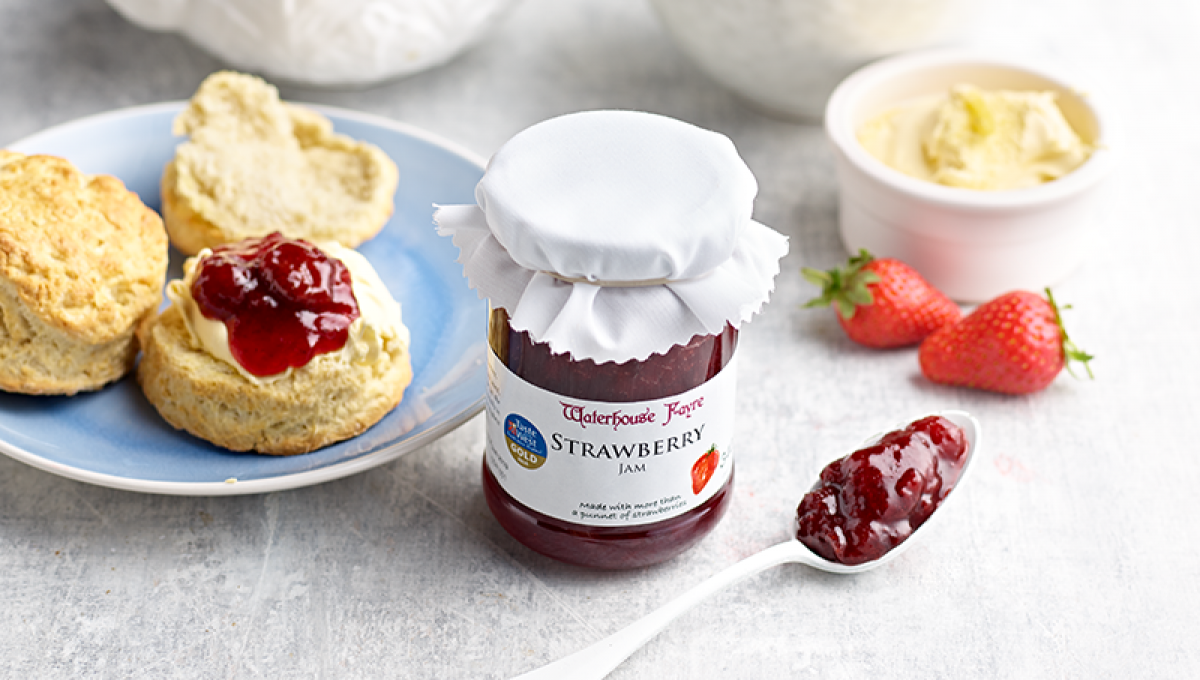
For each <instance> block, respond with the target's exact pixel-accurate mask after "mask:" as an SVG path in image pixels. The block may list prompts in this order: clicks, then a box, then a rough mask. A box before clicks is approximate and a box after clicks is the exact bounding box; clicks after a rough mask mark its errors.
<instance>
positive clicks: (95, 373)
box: [0, 150, 167, 394]
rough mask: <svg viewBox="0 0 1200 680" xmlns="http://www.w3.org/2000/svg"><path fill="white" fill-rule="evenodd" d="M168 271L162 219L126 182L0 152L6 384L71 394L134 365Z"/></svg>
mask: <svg viewBox="0 0 1200 680" xmlns="http://www.w3.org/2000/svg"><path fill="white" fill-rule="evenodd" d="M166 271H167V235H166V232H165V231H164V230H163V224H162V220H161V219H160V218H159V216H158V214H157V213H155V212H154V211H153V210H151V209H149V208H147V207H146V206H145V205H144V204H143V203H142V202H141V200H140V199H139V198H138V197H137V195H136V194H134V193H133V192H131V191H129V190H127V189H126V188H125V185H124V184H122V183H121V181H120V180H118V179H116V178H115V177H109V176H107V175H86V174H84V173H82V172H80V171H79V170H78V169H77V168H76V167H75V166H74V165H72V164H71V163H70V162H69V161H66V160H64V159H62V158H56V157H53V156H26V155H24V154H21V153H16V152H13V151H4V150H0V389H3V390H5V391H8V392H21V393H25V394H74V393H76V392H79V391H84V390H94V389H98V388H100V387H102V386H104V385H105V384H107V383H109V382H111V381H113V380H116V379H118V378H120V377H121V376H123V375H125V374H126V373H128V372H129V371H130V370H131V369H132V368H133V365H134V360H135V359H136V357H137V352H138V345H137V338H136V335H135V331H136V328H137V326H138V324H139V322H140V321H141V320H142V319H143V318H145V317H146V316H147V315H148V314H150V313H152V312H153V311H154V308H155V307H156V306H157V305H158V304H159V302H160V301H161V299H162V287H163V281H164V280H165V278H166Z"/></svg>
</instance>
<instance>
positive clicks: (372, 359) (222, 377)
mask: <svg viewBox="0 0 1200 680" xmlns="http://www.w3.org/2000/svg"><path fill="white" fill-rule="evenodd" d="M322 249H323V250H328V251H330V252H332V253H333V254H335V255H336V256H337V257H338V259H339V260H342V261H344V262H351V261H352V260H353V262H352V264H353V266H352V267H350V270H351V271H352V273H353V275H354V277H355V278H354V294H355V296H356V297H357V298H358V301H359V303H358V304H359V308H360V309H361V311H362V316H361V317H360V318H359V320H357V321H356V322H355V324H356V325H352V326H351V331H350V337H349V339H348V340H347V342H346V344H345V346H344V347H342V348H341V349H339V350H336V351H331V352H327V353H321V354H317V355H316V356H315V357H313V358H312V359H311V360H310V361H308V363H306V364H304V365H303V366H300V367H296V368H289V369H287V370H286V371H284V372H281V373H279V374H274V375H270V376H266V377H261V376H256V375H254V374H252V373H250V372H248V371H247V369H246V368H245V367H243V366H241V365H240V364H239V363H238V360H237V359H235V358H234V357H233V356H232V354H231V351H230V347H229V344H228V342H229V340H228V338H229V335H228V332H227V331H226V328H225V326H224V325H223V323H222V322H219V321H213V320H212V319H206V318H205V317H204V315H203V313H202V312H201V311H200V309H199V307H198V305H197V302H196V299H195V298H194V297H193V295H192V285H193V282H194V281H195V278H196V276H197V271H198V268H199V267H200V266H201V262H202V261H203V260H204V258H206V257H209V256H211V253H210V252H209V251H207V250H206V251H204V252H202V253H201V254H200V256H198V257H195V258H191V259H189V260H188V261H187V262H186V263H185V265H184V271H185V277H184V279H182V280H176V281H172V282H171V283H170V284H168V287H167V294H168V296H169V297H170V298H171V301H172V302H171V305H170V306H168V307H167V308H166V309H165V310H164V311H163V312H162V313H161V314H159V315H157V316H154V317H151V318H149V319H147V320H146V321H145V322H144V323H143V324H142V326H141V328H140V329H139V331H138V335H139V337H140V338H141V343H142V351H143V354H142V360H141V362H140V363H139V365H138V374H137V375H138V382H139V383H140V385H141V387H142V391H143V392H144V393H145V395H146V398H147V399H148V400H149V401H150V403H152V404H153V405H154V407H155V408H156V409H157V410H158V412H159V413H160V414H161V415H162V416H163V418H164V419H166V421H167V422H169V423H170V424H171V425H173V426H174V427H176V428H178V429H181V430H186V431H187V432H190V433H191V434H193V435H195V436H197V437H200V438H202V439H206V440H208V441H210V442H212V443H214V444H216V445H218V446H222V447H224V448H227V449H232V450H234V451H255V452H258V453H265V454H272V455H291V454H298V453H305V452H308V451H313V450H315V449H318V448H321V447H323V446H326V445H328V444H332V443H334V442H337V441H341V440H343V439H348V438H350V437H354V436H356V435H358V434H360V433H361V432H363V431H364V430H366V429H367V428H369V427H370V426H371V425H373V424H375V423H376V422H377V421H378V420H379V419H381V418H382V417H383V416H385V415H386V414H387V413H388V412H389V411H391V410H392V409H393V408H395V407H396V405H397V404H399V403H400V401H401V399H402V398H403V395H404V391H405V389H406V388H407V387H408V385H409V383H410V382H411V381H412V365H411V360H410V356H409V351H408V342H409V335H408V329H407V328H406V327H404V325H403V323H402V322H401V320H400V307H399V304H398V303H396V302H395V301H394V300H393V299H392V298H391V296H390V294H388V293H387V291H386V288H385V287H384V284H383V283H382V282H381V281H380V280H379V279H378V276H377V275H376V274H375V272H374V270H373V269H371V268H370V265H369V264H367V262H366V259H365V258H363V257H362V256H361V255H360V254H358V253H356V252H354V251H350V250H349V249H344V248H340V247H339V246H337V244H336V243H329V244H323V245H322ZM261 287H262V284H259V289H260V290H261ZM276 348H278V349H279V350H280V351H283V348H282V347H278V345H273V346H272V347H270V348H268V349H269V350H273V349H276Z"/></svg>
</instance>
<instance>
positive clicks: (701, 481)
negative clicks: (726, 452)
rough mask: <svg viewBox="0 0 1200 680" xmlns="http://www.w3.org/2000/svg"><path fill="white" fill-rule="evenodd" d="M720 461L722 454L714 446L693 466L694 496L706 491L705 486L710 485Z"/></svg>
mask: <svg viewBox="0 0 1200 680" xmlns="http://www.w3.org/2000/svg"><path fill="white" fill-rule="evenodd" d="M720 460H721V453H720V452H719V451H717V447H716V446H715V445H714V446H712V447H710V448H709V449H708V450H707V451H705V452H704V455H702V456H700V457H699V458H697V459H696V462H695V463H693V464H692V493H693V494H695V495H699V493H700V492H701V491H703V490H704V486H705V485H706V484H708V480H710V479H712V476H713V473H714V472H716V471H717V463H718V462H720Z"/></svg>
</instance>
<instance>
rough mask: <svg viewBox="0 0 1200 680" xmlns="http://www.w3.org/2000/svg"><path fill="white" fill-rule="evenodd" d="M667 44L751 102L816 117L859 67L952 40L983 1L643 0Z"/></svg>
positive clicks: (783, 113) (794, 116)
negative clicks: (659, 23) (664, 32)
mask: <svg viewBox="0 0 1200 680" xmlns="http://www.w3.org/2000/svg"><path fill="white" fill-rule="evenodd" d="M650 4H651V5H653V6H654V9H655V11H656V12H657V13H658V16H659V18H660V20H661V21H662V23H663V26H664V27H665V28H666V29H667V32H668V33H669V34H670V36H671V38H672V40H673V41H674V43H675V44H676V45H677V46H678V47H679V49H680V50H681V51H682V52H683V53H684V54H686V55H687V56H688V57H690V58H691V60H692V61H693V62H694V63H695V64H696V66H698V67H699V68H700V70H702V71H704V73H706V74H707V75H708V76H709V77H710V78H712V79H713V80H715V81H716V82H718V83H720V84H721V85H723V86H725V87H726V88H728V89H729V90H731V91H732V92H733V93H734V94H736V95H738V97H739V98H740V99H742V100H743V101H745V102H747V103H748V104H750V105H751V106H753V107H754V108H756V109H758V110H760V111H762V112H764V113H766V114H768V115H772V116H776V117H779V118H784V119H789V120H799V121H820V119H821V115H822V114H823V113H824V112H825V103H826V102H827V101H828V100H829V95H830V93H832V92H833V89H834V87H836V86H837V84H838V83H839V82H840V81H841V80H842V79H843V78H845V77H846V76H848V75H850V73H851V72H853V71H854V70H855V69H857V68H859V67H860V66H862V65H863V64H866V63H867V62H870V61H872V60H875V59H878V58H880V57H883V56H886V55H889V54H896V53H898V52H903V51H905V50H912V49H918V48H923V47H931V46H933V45H943V44H947V43H949V42H951V41H954V40H957V39H961V38H962V37H963V36H964V35H965V34H966V33H967V32H968V31H969V27H970V26H972V25H973V23H974V21H975V20H976V14H977V10H978V6H979V5H981V4H982V0H851V1H849V2H847V1H846V0H651V3H650Z"/></svg>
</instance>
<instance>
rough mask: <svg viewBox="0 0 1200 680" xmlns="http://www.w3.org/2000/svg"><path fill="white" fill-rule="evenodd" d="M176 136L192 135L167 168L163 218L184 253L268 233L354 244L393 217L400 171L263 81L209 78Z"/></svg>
mask: <svg viewBox="0 0 1200 680" xmlns="http://www.w3.org/2000/svg"><path fill="white" fill-rule="evenodd" d="M174 132H175V134H177V135H187V136H189V137H190V139H189V140H188V141H186V142H184V143H182V144H180V145H179V146H178V148H177V149H176V151H175V156H174V158H173V159H172V160H171V161H170V162H169V163H168V164H167V167H166V169H165V170H164V171H163V176H162V183H161V184H162V186H161V191H162V205H163V219H164V221H165V222H166V227H167V233H168V234H170V237H171V243H172V244H173V245H174V246H175V247H176V248H177V249H178V250H179V251H180V252H182V253H184V254H185V255H195V254H196V253H198V252H200V251H201V250H202V249H204V248H215V247H216V246H219V245H221V244H223V243H232V242H236V241H240V240H242V239H245V238H249V237H254V236H264V235H266V234H269V233H271V232H273V231H279V232H282V233H283V234H284V235H285V236H289V237H291V238H303V239H308V240H310V241H313V242H324V241H337V242H338V243H341V244H342V245H344V246H346V247H348V248H355V247H357V246H358V245H359V244H361V243H363V242H364V241H367V240H369V239H370V238H371V237H373V236H375V234H377V233H378V232H379V230H380V229H382V228H383V226H384V224H386V223H387V220H388V218H389V217H390V216H391V214H392V205H393V203H392V199H393V196H394V195H395V192H396V185H397V182H398V179H399V172H398V171H397V169H396V164H395V163H393V162H392V160H391V159H390V158H388V156H387V154H385V153H384V152H383V151H382V150H380V149H379V148H377V147H375V146H373V145H371V144H367V143H365V142H361V141H356V140H354V139H351V138H350V137H347V136H345V135H340V134H336V133H334V132H333V125H332V123H330V121H329V119H327V118H325V117H324V116H322V115H320V114H319V113H317V112H315V111H312V110H311V109H307V108H304V107H301V106H297V105H293V104H288V103H286V102H283V101H280V99H279V92H278V90H276V89H275V87H274V86H272V85H270V84H268V83H266V82H265V81H263V80H262V79H260V78H256V77H254V76H249V75H243V74H240V73H234V72H231V71H221V72H218V73H214V74H213V75H211V76H209V77H208V78H207V79H205V81H204V82H203V83H202V84H201V85H200V88H199V89H198V90H197V91H196V93H195V95H194V96H193V97H192V99H191V101H190V102H189V104H188V106H187V108H186V109H184V111H183V112H182V113H180V114H179V116H178V117H177V118H176V119H175V123H174Z"/></svg>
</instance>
